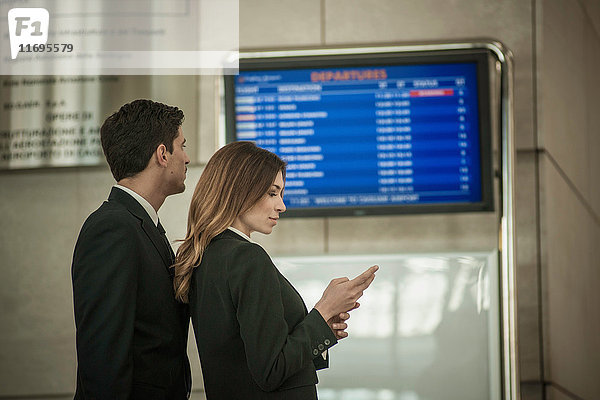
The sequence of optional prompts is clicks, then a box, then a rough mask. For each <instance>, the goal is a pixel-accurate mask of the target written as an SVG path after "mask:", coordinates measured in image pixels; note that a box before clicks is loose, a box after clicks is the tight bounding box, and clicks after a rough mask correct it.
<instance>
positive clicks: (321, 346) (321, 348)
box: [317, 343, 325, 351]
mask: <svg viewBox="0 0 600 400" xmlns="http://www.w3.org/2000/svg"><path fill="white" fill-rule="evenodd" d="M317 347H318V348H319V350H321V351H323V349H324V348H325V346H323V345H322V344H321V343H319V345H318V346H317Z"/></svg>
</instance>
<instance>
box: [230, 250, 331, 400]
mask: <svg viewBox="0 0 600 400" xmlns="http://www.w3.org/2000/svg"><path fill="white" fill-rule="evenodd" d="M230 263H231V265H230V268H229V276H228V282H229V288H230V292H231V297H232V301H233V304H234V306H235V307H236V310H237V320H238V323H239V325H240V334H241V337H242V341H243V343H244V348H245V352H246V358H247V361H248V368H249V370H250V373H251V375H252V377H253V379H254V381H255V382H256V383H257V385H258V386H259V387H260V388H261V389H262V390H265V391H274V390H277V389H278V388H279V387H280V386H281V385H282V384H283V383H284V382H285V381H286V379H288V378H289V377H291V376H292V375H294V374H295V373H297V372H298V371H300V370H301V369H302V368H305V367H306V366H307V365H309V364H310V363H313V360H315V359H316V357H317V356H318V357H321V353H322V352H323V351H324V350H325V349H327V348H329V347H331V346H333V345H334V344H336V343H337V340H336V338H335V335H334V334H333V332H332V331H331V329H330V328H329V325H327V322H326V321H325V320H324V319H323V317H321V314H320V313H319V312H318V311H317V310H315V309H313V310H312V311H310V312H309V313H308V314H307V315H306V317H305V318H304V320H302V321H301V322H300V323H299V324H297V325H296V326H295V327H292V329H290V327H288V325H287V323H286V320H285V318H284V309H283V302H282V297H281V287H280V284H279V278H278V271H277V269H276V267H275V266H274V265H273V263H272V262H271V259H270V258H269V256H268V255H267V253H266V252H265V251H264V250H263V249H262V248H261V247H260V246H258V245H256V244H244V245H243V246H240V248H239V249H237V250H236V251H234V252H233V255H232V259H231V260H230Z"/></svg>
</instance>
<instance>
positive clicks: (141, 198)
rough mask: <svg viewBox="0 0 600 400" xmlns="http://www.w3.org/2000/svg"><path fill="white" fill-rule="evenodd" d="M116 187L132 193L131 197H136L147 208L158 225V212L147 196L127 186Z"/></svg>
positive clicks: (149, 214)
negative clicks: (144, 196)
mask: <svg viewBox="0 0 600 400" xmlns="http://www.w3.org/2000/svg"><path fill="white" fill-rule="evenodd" d="M114 187H116V188H119V189H121V190H122V191H124V192H125V193H127V194H130V195H131V197H133V198H134V199H136V200H137V202H138V203H140V205H141V206H142V207H143V208H144V210H146V212H147V213H148V216H149V217H150V219H151V220H152V222H154V225H155V226H158V213H157V212H156V210H155V209H154V207H152V205H151V204H150V203H148V200H146V199H145V198H143V197H142V196H140V195H139V194H137V193H136V192H134V191H133V190H131V189H129V188H127V187H125V186H121V185H114Z"/></svg>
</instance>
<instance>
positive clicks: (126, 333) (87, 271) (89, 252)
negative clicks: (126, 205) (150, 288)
mask: <svg viewBox="0 0 600 400" xmlns="http://www.w3.org/2000/svg"><path fill="white" fill-rule="evenodd" d="M86 225H87V224H86ZM86 225H84V228H83V229H82V231H81V233H80V237H79V239H78V241H77V245H76V246H75V252H74V254H73V266H72V270H71V273H72V278H73V303H74V310H75V325H76V328H77V333H76V338H77V362H78V385H79V386H81V389H82V390H83V392H84V394H85V398H92V399H116V398H119V399H127V398H129V396H130V393H131V386H132V370H133V361H132V360H133V354H132V342H133V340H132V339H133V329H134V317H135V304H136V301H135V299H136V291H137V268H138V266H137V263H138V261H137V257H136V252H137V248H136V242H135V237H136V232H135V227H134V226H132V225H129V224H127V223H126V222H123V220H122V219H119V217H118V216H115V215H113V216H112V217H111V216H110V215H109V216H106V217H104V218H97V219H96V220H94V221H93V222H92V223H90V224H89V225H88V226H86Z"/></svg>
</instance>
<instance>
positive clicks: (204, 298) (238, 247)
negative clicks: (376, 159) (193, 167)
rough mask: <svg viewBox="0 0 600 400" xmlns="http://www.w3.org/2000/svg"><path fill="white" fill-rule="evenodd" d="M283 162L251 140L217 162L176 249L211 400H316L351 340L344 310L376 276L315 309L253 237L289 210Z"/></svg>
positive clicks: (343, 285) (330, 293)
mask: <svg viewBox="0 0 600 400" xmlns="http://www.w3.org/2000/svg"><path fill="white" fill-rule="evenodd" d="M284 179H285V163H284V162H283V161H282V160H281V159H280V158H279V157H277V156H276V155H275V154H273V153H270V152H269V151H267V150H264V149H261V148H258V147H256V146H255V145H254V144H253V143H251V142H235V143H231V144H228V145H227V146H225V147H223V148H221V149H220V150H219V151H217V152H216V153H215V154H214V155H213V157H212V158H211V159H210V161H209V162H208V164H207V165H206V168H205V169H204V172H203V173H202V176H201V177H200V179H199V181H198V184H197V185H196V190H195V191H194V195H193V197H192V201H191V205H190V211H189V217H188V230H187V236H186V238H185V240H184V241H183V243H182V245H181V246H180V248H179V250H178V252H177V259H176V263H175V291H176V293H175V294H176V296H177V298H178V299H179V300H181V301H183V302H188V301H189V303H190V309H191V315H192V323H193V326H194V333H195V336H196V342H197V345H198V351H199V353H200V361H201V364H202V372H203V378H204V389H205V391H206V396H207V398H208V399H316V397H317V395H316V387H315V385H316V383H317V375H316V370H317V369H321V368H325V367H327V366H328V357H327V352H326V350H327V349H328V348H329V347H331V346H333V345H334V344H336V343H337V339H341V338H343V337H345V336H347V333H346V332H345V331H344V330H345V329H346V327H347V325H346V324H345V322H344V320H345V319H347V318H348V317H349V315H348V314H347V313H346V312H347V311H350V310H352V309H353V308H356V307H358V303H356V300H357V299H358V298H359V297H360V296H361V295H362V292H363V290H365V289H366V288H367V287H368V286H369V285H370V284H371V282H372V281H373V279H374V278H375V275H374V272H375V271H376V270H377V267H371V268H370V269H369V270H367V271H366V272H365V273H363V274H362V275H360V276H359V277H358V278H356V279H354V280H352V281H350V280H348V278H338V279H334V280H333V281H331V283H330V284H329V286H328V287H327V289H326V290H325V292H324V293H323V296H322V298H321V300H319V302H318V303H317V304H316V305H315V307H314V309H313V310H311V311H310V312H307V309H306V306H305V305H304V302H303V301H302V298H301V297H300V295H299V294H298V292H297V291H296V290H295V289H294V287H293V286H292V285H291V284H290V283H289V282H288V281H287V280H286V279H285V277H283V275H281V274H280V273H279V271H278V270H277V268H276V267H275V266H274V265H273V263H272V261H271V259H270V257H269V255H268V254H267V253H266V252H265V250H264V249H263V248H262V247H261V246H259V245H258V244H255V243H253V242H252V241H251V239H250V235H251V233H252V232H261V233H264V234H269V233H271V231H272V230H273V227H274V226H275V225H277V221H278V219H279V214H280V213H282V212H284V211H285V205H284V203H283V189H284Z"/></svg>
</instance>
